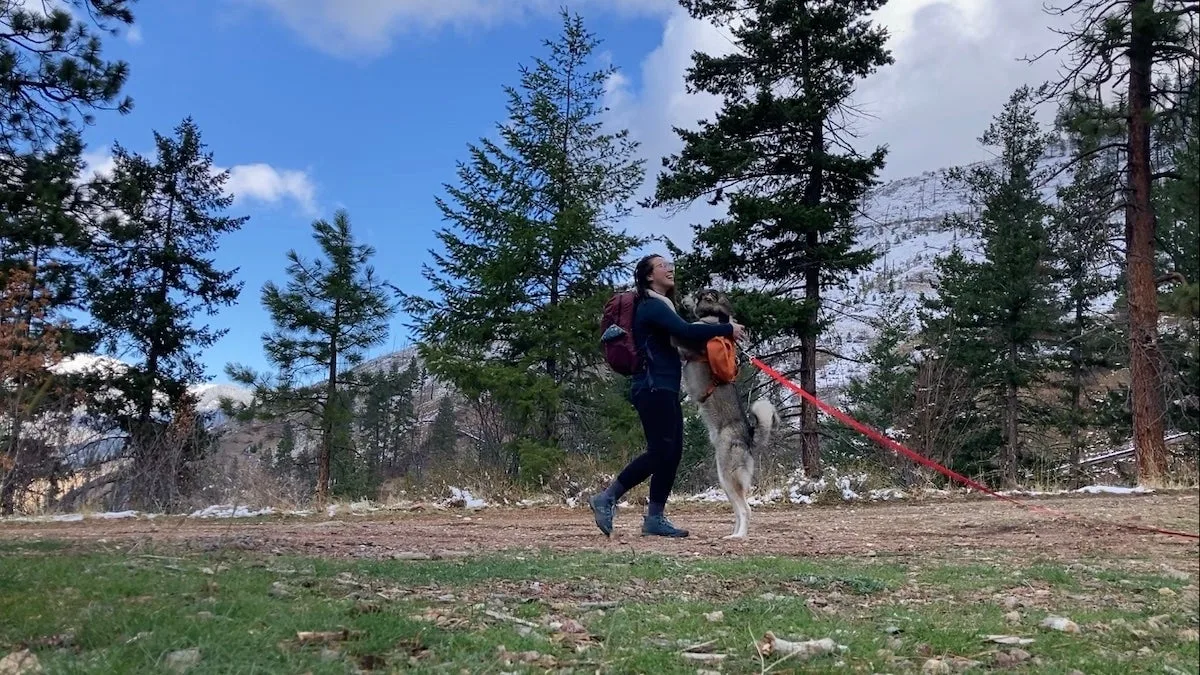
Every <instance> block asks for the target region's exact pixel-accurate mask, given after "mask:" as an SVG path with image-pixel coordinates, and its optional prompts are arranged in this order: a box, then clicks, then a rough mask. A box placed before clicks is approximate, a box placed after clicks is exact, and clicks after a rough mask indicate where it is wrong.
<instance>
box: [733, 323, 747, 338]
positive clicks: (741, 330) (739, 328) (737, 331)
mask: <svg viewBox="0 0 1200 675" xmlns="http://www.w3.org/2000/svg"><path fill="white" fill-rule="evenodd" d="M732 323H733V339H734V341H735V342H741V341H742V340H745V339H746V327H745V326H743V325H742V324H740V323H738V322H736V321H734V322H732Z"/></svg>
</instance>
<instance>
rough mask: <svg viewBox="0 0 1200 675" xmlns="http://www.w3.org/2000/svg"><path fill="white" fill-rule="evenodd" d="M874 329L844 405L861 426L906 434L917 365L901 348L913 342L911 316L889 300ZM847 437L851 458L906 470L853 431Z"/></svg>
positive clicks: (896, 302) (899, 305)
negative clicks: (871, 459) (863, 366)
mask: <svg viewBox="0 0 1200 675" xmlns="http://www.w3.org/2000/svg"><path fill="white" fill-rule="evenodd" d="M877 329H878V333H877V334H876V337H875V339H874V341H873V342H872V343H871V345H870V347H868V348H867V351H866V354H864V356H863V360H864V361H866V363H867V364H868V367H867V370H866V372H865V373H864V374H863V375H862V376H860V377H855V378H853V379H851V380H850V384H849V385H848V386H847V387H846V394H845V397H846V403H847V405H848V407H849V408H850V410H851V411H853V416H854V417H855V418H856V419H858V420H860V421H862V422H863V423H865V424H869V425H871V426H872V427H875V428H876V429H880V430H888V429H891V430H892V432H893V433H895V431H897V430H900V431H902V432H906V431H907V429H906V427H907V426H908V425H909V422H910V418H911V416H912V409H913V388H914V386H915V383H916V378H917V364H916V363H915V362H914V361H913V357H912V355H911V353H909V352H908V351H907V350H906V349H905V343H907V342H909V341H911V340H912V339H913V333H914V329H915V327H914V325H913V318H912V315H911V313H910V312H908V311H906V310H905V309H904V307H903V306H902V304H901V302H900V300H899V299H898V298H893V299H890V300H889V301H888V302H887V303H885V304H884V305H883V307H882V309H881V311H880V312H879V319H878V321H877ZM850 438H851V439H852V440H851V441H850V442H849V445H850V447H852V448H853V449H854V454H855V455H857V456H859V457H862V456H881V457H883V459H884V464H885V465H888V466H891V467H893V468H896V469H907V468H908V465H909V463H908V461H907V460H900V461H897V459H896V458H895V456H894V455H893V454H892V453H891V451H888V450H881V449H879V448H878V446H877V445H876V444H875V443H873V442H872V441H870V440H868V439H866V438H863V437H862V436H861V435H860V434H858V433H857V432H853V436H851V437H850ZM881 452H882V453H883V454H882V455H880V454H879V453H881Z"/></svg>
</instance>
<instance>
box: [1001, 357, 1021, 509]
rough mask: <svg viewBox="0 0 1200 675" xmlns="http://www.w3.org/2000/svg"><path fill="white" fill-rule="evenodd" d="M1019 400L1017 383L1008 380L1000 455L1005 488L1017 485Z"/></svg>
mask: <svg viewBox="0 0 1200 675" xmlns="http://www.w3.org/2000/svg"><path fill="white" fill-rule="evenodd" d="M1009 349H1010V356H1014V357H1015V355H1014V354H1011V352H1015V351H1016V349H1017V348H1016V345H1011V346H1010V348H1009ZM1019 405H1020V404H1019V401H1018V399H1017V385H1016V384H1014V383H1013V382H1011V381H1010V382H1008V383H1006V384H1005V385H1004V449H1003V450H1002V451H1001V452H1002V454H1001V456H1000V482H1001V484H1003V485H1004V487H1006V488H1013V487H1016V485H1017V445H1018V444H1019V442H1020V440H1019V437H1018V434H1020V426H1019V424H1018V421H1019V412H1020V411H1019V409H1018V406H1019Z"/></svg>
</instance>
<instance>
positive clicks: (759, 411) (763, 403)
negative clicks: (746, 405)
mask: <svg viewBox="0 0 1200 675" xmlns="http://www.w3.org/2000/svg"><path fill="white" fill-rule="evenodd" d="M777 424H779V413H777V412H776V411H775V406H774V405H772V404H771V402H770V401H768V400H767V399H765V398H760V399H758V400H757V401H755V402H754V403H752V404H751V405H750V429H751V434H752V436H753V438H754V449H755V450H756V451H758V450H762V449H763V448H765V447H767V444H768V443H770V442H771V430H772V429H774V428H775V425H777Z"/></svg>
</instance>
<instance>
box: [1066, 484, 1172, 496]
mask: <svg viewBox="0 0 1200 675" xmlns="http://www.w3.org/2000/svg"><path fill="white" fill-rule="evenodd" d="M1075 492H1077V493H1082V494H1089V495H1148V494H1152V493H1153V492H1154V490H1152V489H1150V488H1144V487H1142V486H1140V485H1135V486H1134V487H1122V486H1120V485H1088V486H1085V487H1081V488H1079V489H1078V490H1075Z"/></svg>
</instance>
